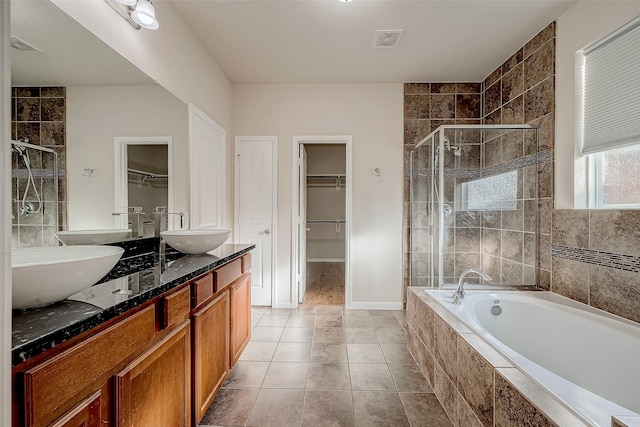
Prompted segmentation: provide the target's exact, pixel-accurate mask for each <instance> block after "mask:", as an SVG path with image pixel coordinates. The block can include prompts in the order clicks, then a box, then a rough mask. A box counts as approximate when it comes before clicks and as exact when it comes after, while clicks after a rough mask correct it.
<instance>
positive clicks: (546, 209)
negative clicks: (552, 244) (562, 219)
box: [532, 197, 553, 234]
mask: <svg viewBox="0 0 640 427" xmlns="http://www.w3.org/2000/svg"><path fill="white" fill-rule="evenodd" d="M552 212H553V199H552V198H550V197H546V198H543V199H538V223H539V227H540V233H544V234H551V221H552V219H551V218H552ZM532 231H533V230H532Z"/></svg>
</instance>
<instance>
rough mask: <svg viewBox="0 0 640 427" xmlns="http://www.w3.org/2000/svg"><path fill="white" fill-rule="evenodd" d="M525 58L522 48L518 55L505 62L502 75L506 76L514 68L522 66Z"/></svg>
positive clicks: (515, 54)
mask: <svg viewBox="0 0 640 427" xmlns="http://www.w3.org/2000/svg"><path fill="white" fill-rule="evenodd" d="M523 57H524V51H523V49H522V48H520V49H518V51H517V52H516V53H514V54H513V55H511V57H510V58H509V59H507V60H506V61H505V62H504V64H502V75H503V76H504V75H505V74H507V73H508V72H509V71H511V70H512V69H513V68H515V67H516V65H518V64H520V63H521V62H522V59H523Z"/></svg>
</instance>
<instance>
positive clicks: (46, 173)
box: [11, 169, 65, 179]
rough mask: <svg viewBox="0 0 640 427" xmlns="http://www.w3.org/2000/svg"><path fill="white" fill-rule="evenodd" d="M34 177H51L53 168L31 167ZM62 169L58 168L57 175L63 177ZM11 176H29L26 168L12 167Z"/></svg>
mask: <svg viewBox="0 0 640 427" xmlns="http://www.w3.org/2000/svg"><path fill="white" fill-rule="evenodd" d="M31 173H32V176H33V177H34V178H51V177H52V176H53V170H51V169H31ZM64 175H65V174H64V169H58V177H60V178H64ZM11 178H23V179H27V178H29V171H28V170H26V169H12V170H11Z"/></svg>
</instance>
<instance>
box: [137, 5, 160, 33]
mask: <svg viewBox="0 0 640 427" xmlns="http://www.w3.org/2000/svg"><path fill="white" fill-rule="evenodd" d="M131 19H133V20H134V21H135V22H136V24H138V25H140V26H141V27H142V28H147V29H149V30H156V29H158V27H159V26H160V24H158V21H157V20H156V11H155V9H154V8H153V5H152V4H151V2H150V1H149V0H138V4H136V8H135V9H134V11H133V12H131Z"/></svg>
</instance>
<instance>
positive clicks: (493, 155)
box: [483, 138, 502, 168]
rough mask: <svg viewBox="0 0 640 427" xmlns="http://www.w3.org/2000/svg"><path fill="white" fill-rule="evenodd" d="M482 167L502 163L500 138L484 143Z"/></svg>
mask: <svg viewBox="0 0 640 427" xmlns="http://www.w3.org/2000/svg"><path fill="white" fill-rule="evenodd" d="M483 148H484V162H483V163H484V167H485V168H488V167H491V166H495V165H499V164H500V163H502V140H501V139H500V138H496V139H494V140H492V141H489V142H487V143H485V144H484V147H483Z"/></svg>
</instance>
